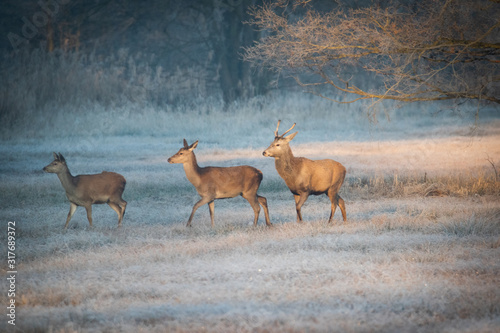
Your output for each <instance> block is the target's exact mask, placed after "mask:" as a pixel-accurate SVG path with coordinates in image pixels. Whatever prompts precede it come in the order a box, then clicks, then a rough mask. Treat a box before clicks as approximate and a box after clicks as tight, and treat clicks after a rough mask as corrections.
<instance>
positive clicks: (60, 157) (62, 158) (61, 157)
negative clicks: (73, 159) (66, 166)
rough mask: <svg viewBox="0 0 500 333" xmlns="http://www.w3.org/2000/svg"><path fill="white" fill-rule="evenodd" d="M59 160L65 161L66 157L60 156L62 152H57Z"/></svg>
mask: <svg viewBox="0 0 500 333" xmlns="http://www.w3.org/2000/svg"><path fill="white" fill-rule="evenodd" d="M59 160H60V161H61V162H64V163H66V159H65V158H64V156H62V154H61V153H59Z"/></svg>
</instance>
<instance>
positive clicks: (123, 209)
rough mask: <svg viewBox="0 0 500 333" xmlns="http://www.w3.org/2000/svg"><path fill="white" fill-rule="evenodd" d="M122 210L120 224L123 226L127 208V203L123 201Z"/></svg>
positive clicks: (121, 203)
mask: <svg viewBox="0 0 500 333" xmlns="http://www.w3.org/2000/svg"><path fill="white" fill-rule="evenodd" d="M120 208H121V209H122V217H121V219H120V221H119V223H118V224H122V220H123V217H124V216H125V209H126V208H127V202H126V201H125V200H123V199H121V202H120Z"/></svg>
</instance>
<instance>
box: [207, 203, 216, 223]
mask: <svg viewBox="0 0 500 333" xmlns="http://www.w3.org/2000/svg"><path fill="white" fill-rule="evenodd" d="M214 208H215V204H214V200H212V201H210V202H209V203H208V210H209V211H210V221H211V222H212V228H214V227H215V225H214Z"/></svg>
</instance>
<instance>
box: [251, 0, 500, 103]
mask: <svg viewBox="0 0 500 333" xmlns="http://www.w3.org/2000/svg"><path fill="white" fill-rule="evenodd" d="M313 2H314V1H293V0H291V1H283V0H282V1H278V2H273V3H267V4H265V5H264V6H261V7H258V8H254V9H253V11H252V13H251V14H252V17H253V19H252V21H251V22H250V23H253V24H255V25H256V26H257V27H258V29H260V30H263V31H267V32H268V36H267V37H266V38H263V39H262V40H261V41H260V42H258V43H257V44H256V45H254V46H252V47H249V48H247V49H246V50H245V59H246V60H247V61H250V62H252V63H253V64H254V65H256V66H263V67H269V68H271V69H274V70H276V71H279V72H282V71H286V72H290V73H291V74H292V76H293V77H294V78H295V79H296V80H297V82H298V83H299V84H300V85H302V86H304V87H307V88H308V89H309V91H310V92H312V93H316V94H318V95H320V96H322V97H325V98H328V99H331V100H335V101H337V102H340V103H351V102H354V101H357V100H363V99H375V100H386V99H390V100H398V101H404V102H415V101H438V100H464V99H466V100H479V101H489V102H494V103H500V66H499V64H500V19H499V18H500V1H498V0H477V1H462V0H425V1H418V2H417V1H415V2H412V3H410V4H407V5H402V4H401V2H399V3H397V2H395V3H393V4H391V5H388V6H385V7H384V6H381V5H371V6H368V7H362V8H358V9H342V7H338V8H337V9H333V10H330V11H328V12H319V11H316V10H314V9H313V8H312V7H311V3H313ZM407 3H408V2H407ZM299 5H300V6H308V7H307V8H306V9H305V10H302V11H303V14H302V15H298V14H297V11H296V10H294V9H295V8H296V7H297V6H299ZM301 8H302V7H301ZM363 72H364V73H368V76H366V75H364V74H363V75H362V74H361V73H363ZM304 73H310V74H313V75H309V76H307V79H304V78H303V77H301V76H299V75H300V74H304ZM367 78H369V80H367ZM325 86H326V87H331V88H334V89H333V90H335V91H336V92H337V93H338V92H341V93H342V95H344V98H338V97H328V96H336V94H331V95H328V96H327V95H326V94H324V91H325V90H324V89H322V88H323V87H325ZM329 91H331V90H329Z"/></svg>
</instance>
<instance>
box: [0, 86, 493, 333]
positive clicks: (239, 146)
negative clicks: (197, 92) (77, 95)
mask: <svg viewBox="0 0 500 333" xmlns="http://www.w3.org/2000/svg"><path fill="white" fill-rule="evenodd" d="M304 110H307V112H305V111H304ZM187 111H189V112H187ZM437 111H439V106H437V105H435V106H433V109H432V110H430V109H429V110H428V111H427V110H426V109H423V108H422V109H419V108H418V107H417V106H411V107H410V108H406V109H404V108H403V109H397V108H392V109H390V110H388V111H387V112H388V116H389V117H390V118H391V121H390V122H388V121H387V120H386V119H385V118H384V117H383V116H382V117H380V118H379V119H378V123H373V122H370V121H369V119H368V118H367V117H366V112H365V110H364V109H363V108H361V107H359V108H356V107H355V106H353V105H351V106H341V107H339V106H332V104H331V103H329V102H327V101H323V100H321V99H317V98H315V97H312V96H311V97H309V96H303V95H296V94H290V95H288V96H278V95H270V96H267V97H260V98H256V99H251V100H249V101H248V102H246V103H239V104H235V105H233V106H232V107H231V108H230V109H229V110H226V111H223V110H222V108H219V105H217V104H216V103H208V102H207V103H201V102H200V103H199V105H198V106H197V107H195V108H193V106H192V105H191V106H184V107H183V106H179V107H177V108H173V109H168V110H160V109H157V108H153V107H141V108H139V107H137V108H135V106H133V105H128V106H122V107H119V106H117V107H116V108H113V109H109V108H105V107H100V106H97V105H95V106H93V107H90V108H85V107H84V106H83V105H75V107H74V109H66V110H61V109H54V110H53V112H45V113H43V114H41V113H40V114H38V113H33V114H31V117H30V119H31V121H29V122H24V121H21V122H16V126H17V130H14V129H12V128H10V129H9V128H5V129H2V135H3V140H2V142H1V144H0V152H1V153H2V156H5V157H6V158H5V159H4V160H3V162H2V164H1V169H0V180H1V181H0V200H1V202H2V207H1V209H0V215H1V217H2V220H4V221H16V236H17V240H16V256H17V261H16V263H17V271H18V273H17V275H16V329H18V330H21V331H25V332H37V331H52V332H75V331H78V332H95V331H109V332H119V331H120V332H164V331H172V332H234V331H239V332H266V331H267V332H268V331H281V332H303V331H310V332H327V331H328V332H346V331H347V332H367V331H371V332H415V331H420V332H434V331H442V332H458V331H460V332H463V331H466V332H467V331H468V332H477V331H480V332H496V331H498V330H499V328H500V307H499V304H500V292H499V291H498V285H499V283H500V280H499V276H500V262H499V261H498V258H499V257H500V252H499V251H500V201H499V200H498V198H499V195H500V183H499V181H498V179H497V178H496V174H495V170H494V168H493V166H492V164H491V163H490V162H489V161H491V162H492V163H493V165H494V166H495V167H498V165H500V145H499V142H500V132H499V130H498V128H499V120H498V111H496V110H491V111H490V112H485V113H484V114H482V116H481V117H480V118H479V126H478V127H476V128H475V131H471V124H474V119H473V116H474V115H473V113H474V112H473V111H472V112H471V113H470V115H471V117H469V113H467V112H463V113H461V114H460V116H459V117H457V116H456V115H457V114H456V113H453V112H449V111H447V110H441V112H437ZM486 111H488V110H486ZM68 115H70V116H71V119H72V122H71V123H70V125H69V126H68V122H67V119H68ZM280 118H281V119H282V120H283V123H287V124H292V123H293V122H297V123H298V124H300V135H297V136H296V137H295V138H294V140H293V142H294V144H293V147H291V148H292V149H293V153H294V155H295V156H303V157H306V158H309V159H311V160H317V159H332V160H335V161H338V162H339V163H342V164H343V165H344V166H345V167H346V177H345V180H344V183H343V185H342V189H341V191H340V192H341V196H342V198H343V199H344V201H345V205H346V207H347V208H348V219H347V221H346V222H342V220H340V219H337V218H334V219H333V221H332V223H328V220H329V216H330V214H331V211H330V210H329V209H328V210H327V209H325V208H326V207H328V205H331V201H330V200H329V198H328V197H327V196H326V195H320V196H317V197H314V198H309V200H307V201H306V202H305V204H304V205H303V206H302V207H301V210H302V213H303V217H304V223H296V219H297V213H296V210H295V209H294V208H295V207H296V206H295V202H294V201H293V200H292V198H291V194H290V192H289V189H288V188H287V184H286V182H285V181H284V180H283V179H282V178H281V176H280V174H279V173H278V172H277V170H276V168H275V163H273V160H272V159H270V158H266V157H264V156H262V152H263V151H264V150H265V149H266V147H268V146H269V143H270V141H271V140H272V137H271V135H272V132H273V131H274V129H275V127H276V120H277V119H280ZM269 119H272V123H270V121H268V120H269ZM2 126H5V125H3V124H2ZM53 128H58V129H60V130H58V131H53ZM182 137H187V138H197V139H199V140H200V143H203V149H200V148H197V149H198V151H197V154H196V159H197V162H198V163H199V164H200V165H201V166H206V165H217V166H220V167H234V166H239V165H251V166H253V167H255V168H257V169H259V170H261V171H262V173H263V179H262V181H261V183H260V186H259V195H262V196H265V197H266V199H267V203H268V206H269V214H270V216H271V221H272V223H273V227H272V228H268V227H266V226H265V225H264V223H261V224H258V226H257V227H254V226H253V223H252V222H253V221H252V219H251V216H252V212H253V209H252V208H251V206H250V205H249V204H248V203H247V201H246V200H245V199H244V198H242V197H241V196H237V197H235V198H232V199H229V200H216V201H215V206H217V207H216V210H217V218H216V223H215V226H214V228H212V227H211V224H210V222H209V221H210V212H209V209H199V210H198V211H197V213H196V215H195V216H194V217H193V221H192V227H191V228H186V227H185V222H186V218H187V216H188V214H189V212H190V211H192V208H193V206H194V205H195V204H196V202H197V201H198V200H199V198H198V197H197V191H196V189H195V188H194V187H193V186H192V184H190V183H189V182H188V181H187V180H186V173H185V171H184V170H183V168H180V167H177V166H173V165H170V164H169V163H168V161H167V159H168V157H169V156H172V155H173V154H175V153H176V152H177V151H178V150H179V138H182ZM285 137H286V136H285ZM52 151H61V152H62V153H63V155H64V156H65V157H66V160H67V161H68V163H69V164H70V165H69V167H70V169H71V171H72V172H73V174H99V173H100V172H101V171H102V170H110V171H114V172H118V173H119V174H121V175H123V176H124V178H126V179H127V185H126V186H127V187H126V188H127V189H126V191H125V192H123V198H124V199H125V200H126V201H127V202H128V205H127V207H126V208H127V212H126V217H125V219H124V222H123V225H122V227H121V228H117V227H116V220H115V219H116V213H115V212H113V211H112V210H111V209H109V208H107V207H105V206H103V205H95V206H94V207H93V210H92V215H93V221H94V223H93V228H91V229H90V228H88V220H87V217H86V215H85V213H84V211H83V210H77V211H76V212H75V214H74V215H73V218H72V219H71V223H70V224H69V225H68V229H67V230H66V231H64V230H63V229H62V221H63V220H64V218H66V214H67V211H66V210H67V205H68V199H67V198H66V195H65V193H64V192H65V191H63V189H62V188H61V184H60V182H59V181H58V180H56V179H55V177H54V175H48V174H46V173H44V172H43V171H42V170H41V169H42V167H43V166H44V165H47V164H48V163H50V162H51V161H50V160H49V156H48V154H50V153H51V152H52ZM337 214H338V215H340V214H339V213H337ZM261 220H263V218H262V217H261ZM4 251H5V249H4ZM4 253H5V252H4ZM4 273H5V270H4ZM4 275H5V274H4ZM2 295H3V296H1V297H0V302H1V304H7V302H8V299H7V298H6V294H2ZM4 319H5V318H4ZM7 325H8V324H7V323H6V321H5V320H4V321H2V322H0V330H2V331H6V330H7V328H9V329H10V327H8V326H7Z"/></svg>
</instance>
